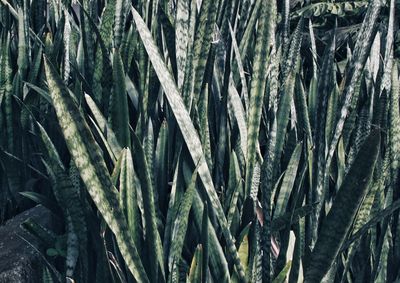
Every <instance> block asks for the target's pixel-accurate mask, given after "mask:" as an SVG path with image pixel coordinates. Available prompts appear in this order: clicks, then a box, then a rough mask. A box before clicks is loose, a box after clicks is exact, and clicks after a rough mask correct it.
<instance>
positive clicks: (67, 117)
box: [45, 57, 148, 282]
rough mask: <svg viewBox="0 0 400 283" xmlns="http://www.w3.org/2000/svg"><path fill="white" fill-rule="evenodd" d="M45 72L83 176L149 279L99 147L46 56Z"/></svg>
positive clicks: (137, 272)
mask: <svg viewBox="0 0 400 283" xmlns="http://www.w3.org/2000/svg"><path fill="white" fill-rule="evenodd" d="M45 71H46V78H47V82H48V85H49V89H50V95H51V98H52V101H53V105H54V108H55V110H56V114H57V117H58V122H59V124H60V126H61V130H62V133H63V135H64V138H65V141H66V143H67V147H68V149H69V152H70V154H71V156H72V159H73V160H74V162H75V165H76V167H77V168H78V170H79V173H80V175H81V178H82V180H83V182H84V183H85V186H86V188H87V190H88V192H89V194H90V196H91V197H92V199H93V201H94V203H95V204H96V206H97V208H98V209H99V211H100V212H101V214H102V216H103V217H104V219H105V220H106V222H107V224H108V226H109V227H110V229H111V230H112V231H113V233H114V235H115V237H116V240H117V243H118V246H119V248H120V251H121V254H122V256H123V257H124V259H125V262H126V264H127V266H128V268H129V269H130V271H131V272H132V274H133V275H134V276H135V278H137V280H139V281H142V282H148V278H147V275H146V273H145V271H144V268H143V265H142V262H141V260H140V258H139V255H138V253H137V250H136V247H135V245H134V243H133V241H132V238H131V236H130V235H129V233H128V229H127V227H128V225H127V222H126V219H125V216H124V214H123V212H122V210H121V209H120V207H119V203H118V199H117V197H116V192H115V187H114V186H113V185H112V183H111V178H110V175H109V172H108V170H107V167H106V165H105V163H104V160H103V158H102V156H101V153H100V148H99V146H98V145H97V143H96V142H95V140H94V138H93V136H92V133H91V132H90V130H89V128H88V125H87V124H86V122H85V120H84V117H83V116H82V114H81V112H80V111H79V109H78V107H77V106H76V105H75V103H74V101H73V99H72V98H71V96H70V94H69V92H68V90H67V88H66V87H65V85H64V84H63V82H62V80H61V78H60V76H59V74H58V73H57V72H56V70H55V69H54V67H53V66H52V65H51V63H50V62H49V61H48V59H47V58H46V57H45Z"/></svg>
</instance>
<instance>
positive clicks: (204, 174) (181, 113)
mask: <svg viewBox="0 0 400 283" xmlns="http://www.w3.org/2000/svg"><path fill="white" fill-rule="evenodd" d="M132 14H133V19H134V21H135V24H136V26H137V29H138V31H139V34H140V37H141V38H142V41H143V44H144V46H145V48H146V51H147V53H148V54H149V58H150V60H151V62H152V64H153V67H154V70H155V71H156V73H157V76H158V78H159V80H160V82H161V85H162V87H163V89H164V91H165V95H166V97H167V100H168V102H169V105H170V107H171V110H172V112H173V114H174V116H175V119H176V121H177V123H178V126H179V128H180V130H181V133H182V136H183V138H184V140H185V142H186V145H187V147H188V149H189V152H190V154H191V157H192V160H193V162H194V163H195V164H199V169H198V170H199V176H200V179H201V181H202V183H203V185H204V188H205V189H206V192H207V195H208V197H209V199H210V202H211V204H212V206H213V208H214V209H215V212H216V216H217V218H218V221H219V223H220V225H221V227H222V231H223V234H224V237H225V239H226V241H227V245H228V247H229V252H230V253H231V254H232V255H233V256H234V261H235V266H236V268H237V269H238V270H239V273H240V274H239V275H241V278H244V272H243V267H242V266H241V264H240V260H239V257H238V255H237V251H236V248H235V245H234V243H233V239H232V235H231V234H230V232H229V228H228V225H227V221H226V218H225V214H224V212H223V209H222V206H221V203H220V201H219V199H218V196H217V194H216V192H215V189H214V185H213V182H212V178H211V174H210V171H209V169H208V166H207V163H206V160H205V156H204V153H203V149H202V145H201V142H200V139H199V137H198V134H197V131H196V130H195V128H194V126H193V123H192V122H191V119H190V116H189V113H188V112H187V110H186V107H185V106H184V103H183V100H182V98H181V96H180V95H179V91H178V89H177V86H176V85H175V82H174V80H173V78H172V76H171V74H170V72H169V71H168V69H167V67H166V66H165V64H164V60H163V59H162V57H161V55H160V53H159V51H158V49H157V47H156V45H155V44H154V42H153V39H152V38H151V34H150V32H149V30H148V29H147V27H146V25H145V23H144V22H143V19H142V18H141V17H140V15H139V14H138V12H137V11H136V10H135V9H134V8H132Z"/></svg>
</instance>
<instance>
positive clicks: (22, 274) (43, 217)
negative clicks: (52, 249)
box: [0, 205, 56, 283]
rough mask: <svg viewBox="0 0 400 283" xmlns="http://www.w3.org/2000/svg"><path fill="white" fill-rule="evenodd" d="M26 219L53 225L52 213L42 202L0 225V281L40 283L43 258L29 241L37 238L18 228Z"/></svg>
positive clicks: (43, 224) (46, 225) (50, 226)
mask: <svg viewBox="0 0 400 283" xmlns="http://www.w3.org/2000/svg"><path fill="white" fill-rule="evenodd" d="M28 218H32V219H34V220H35V221H36V222H37V223H39V224H41V225H42V226H44V227H47V228H50V229H54V228H55V226H56V225H55V224H56V223H55V222H56V221H55V218H54V216H53V214H52V213H51V212H50V211H49V210H48V209H46V208H44V207H43V206H41V205H38V206H36V207H34V208H31V209H29V210H27V211H25V212H23V213H21V214H19V215H17V216H15V217H14V218H12V219H10V220H9V221H7V222H6V223H5V225H3V226H0V283H17V282H18V283H31V282H40V277H41V274H42V266H43V263H42V259H41V256H40V255H39V254H38V252H37V251H36V250H35V249H34V248H33V247H32V246H31V244H30V243H32V244H36V241H35V239H34V238H33V237H32V236H31V235H29V234H28V233H27V232H25V231H24V230H23V229H22V228H21V227H20V225H21V223H23V222H24V221H25V220H26V219H28ZM22 238H23V239H25V240H26V241H25V240H23V239H22ZM28 242H29V243H28Z"/></svg>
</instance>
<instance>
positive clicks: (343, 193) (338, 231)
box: [305, 130, 380, 282]
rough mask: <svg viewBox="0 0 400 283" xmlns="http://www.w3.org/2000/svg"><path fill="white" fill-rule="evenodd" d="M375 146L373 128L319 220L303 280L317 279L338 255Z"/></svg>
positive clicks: (373, 159)
mask: <svg viewBox="0 0 400 283" xmlns="http://www.w3.org/2000/svg"><path fill="white" fill-rule="evenodd" d="M379 146H380V132H379V131H378V130H374V131H373V132H372V133H371V134H370V136H369V137H368V138H367V140H366V141H365V143H364V144H363V146H362V147H361V149H360V151H359V153H358V155H357V157H356V160H355V161H354V163H353V164H354V165H353V166H352V167H351V168H350V170H349V172H348V174H347V175H346V177H345V179H344V180H343V183H342V186H341V188H340V189H339V192H338V194H337V196H336V198H335V200H334V202H333V205H332V208H331V210H330V211H329V213H328V215H327V216H326V219H325V221H324V222H323V226H322V228H321V232H320V234H319V237H318V240H317V242H316V244H315V247H314V250H313V252H312V255H311V259H310V265H309V267H308V269H307V270H306V275H305V282H320V281H321V279H322V278H323V277H324V275H325V274H326V273H327V272H328V270H329V268H330V266H331V264H332V263H333V261H334V260H335V258H336V256H337V255H338V252H339V250H340V248H341V246H342V244H343V242H344V239H345V237H346V234H347V232H348V231H349V229H350V226H351V224H352V222H353V220H354V217H355V215H356V212H357V210H358V208H359V205H360V203H361V201H362V199H363V198H364V196H365V195H366V193H367V191H368V188H369V185H370V181H371V179H372V175H373V171H374V167H375V163H376V160H377V157H378V153H379Z"/></svg>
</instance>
